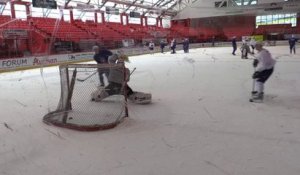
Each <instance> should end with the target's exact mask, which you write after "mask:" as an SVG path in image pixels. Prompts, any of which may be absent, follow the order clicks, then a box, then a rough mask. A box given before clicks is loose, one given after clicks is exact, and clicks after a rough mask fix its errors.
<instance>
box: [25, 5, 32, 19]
mask: <svg viewBox="0 0 300 175" xmlns="http://www.w3.org/2000/svg"><path fill="white" fill-rule="evenodd" d="M25 8H26V16H27V19H30V18H31V15H30V4H26V5H25Z"/></svg>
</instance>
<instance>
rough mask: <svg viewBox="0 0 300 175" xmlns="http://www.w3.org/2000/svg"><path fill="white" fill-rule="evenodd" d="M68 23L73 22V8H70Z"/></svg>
mask: <svg viewBox="0 0 300 175" xmlns="http://www.w3.org/2000/svg"><path fill="white" fill-rule="evenodd" d="M70 23H71V24H72V23H74V16H73V9H70Z"/></svg>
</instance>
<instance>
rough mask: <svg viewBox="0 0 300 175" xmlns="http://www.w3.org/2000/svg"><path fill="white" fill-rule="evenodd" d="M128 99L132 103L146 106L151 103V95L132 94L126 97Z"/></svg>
mask: <svg viewBox="0 0 300 175" xmlns="http://www.w3.org/2000/svg"><path fill="white" fill-rule="evenodd" d="M128 99H129V100H130V101H132V102H133V103H137V104H148V103H151V100H152V94H149V93H144V92H133V94H131V95H129V96H128Z"/></svg>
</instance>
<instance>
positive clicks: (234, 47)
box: [232, 45, 237, 55]
mask: <svg viewBox="0 0 300 175" xmlns="http://www.w3.org/2000/svg"><path fill="white" fill-rule="evenodd" d="M232 47H233V51H232V55H235V51H236V48H237V46H235V45H234V46H232Z"/></svg>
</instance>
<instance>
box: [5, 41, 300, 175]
mask: <svg viewBox="0 0 300 175" xmlns="http://www.w3.org/2000/svg"><path fill="white" fill-rule="evenodd" d="M179 47H181V46H179ZM266 48H267V49H269V50H270V51H271V53H272V54H273V57H274V58H276V60H277V64H276V68H275V71H274V74H273V75H272V77H271V78H270V79H269V81H268V82H267V83H266V86H265V100H264V103H250V102H249V96H250V91H251V90H252V79H251V75H252V73H253V67H252V61H253V59H252V57H251V56H249V58H251V59H247V60H246V59H241V56H240V51H239V50H238V51H237V56H233V55H231V51H232V49H231V47H216V48H199V49H192V50H190V53H187V54H185V53H183V51H182V50H180V51H177V54H170V53H169V52H168V53H165V54H161V53H157V54H152V55H151V54H149V55H141V56H133V57H130V60H131V63H127V66H128V67H129V68H130V69H133V68H134V67H136V68H137V69H136V71H135V72H134V73H133V75H132V76H131V80H130V82H129V85H130V86H131V87H132V88H133V89H134V90H138V91H144V92H151V93H152V98H153V99H152V100H153V102H152V104H149V105H137V104H133V103H129V106H128V108H129V116H130V117H129V118H126V119H125V120H124V121H123V122H122V123H121V124H120V125H118V126H117V127H115V128H113V129H110V130H104V131H96V132H80V131H74V130H69V129H64V128H59V127H55V126H49V125H46V124H44V123H43V122H42V118H43V116H44V115H45V114H46V113H48V112H49V110H54V109H55V108H56V107H57V105H58V101H59V97H60V80H59V78H60V77H59V74H58V68H57V67H50V68H43V69H34V70H26V71H18V72H10V73H2V74H0V81H1V83H0V88H1V91H0V94H1V95H0V105H1V117H0V175H41V174H43V175H299V174H300V88H299V87H300V54H299V53H298V54H296V55H290V54H289V50H288V46H275V47H274V46H273V47H266ZM298 50H299V49H298ZM298 52H300V50H299V51H298ZM41 72H42V73H41Z"/></svg>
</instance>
